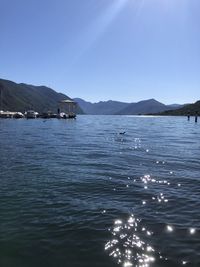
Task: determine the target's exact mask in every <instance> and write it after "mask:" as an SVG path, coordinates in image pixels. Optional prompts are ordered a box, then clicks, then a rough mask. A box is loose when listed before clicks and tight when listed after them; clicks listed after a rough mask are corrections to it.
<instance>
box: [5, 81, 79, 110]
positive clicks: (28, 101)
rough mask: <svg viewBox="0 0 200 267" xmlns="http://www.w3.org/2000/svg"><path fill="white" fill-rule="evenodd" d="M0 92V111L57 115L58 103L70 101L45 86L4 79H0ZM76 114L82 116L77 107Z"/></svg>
mask: <svg viewBox="0 0 200 267" xmlns="http://www.w3.org/2000/svg"><path fill="white" fill-rule="evenodd" d="M0 90H1V99H0V109H2V110H10V111H20V112H24V111H25V110H28V109H34V110H35V111H37V112H39V113H42V112H47V111H52V112H53V113H57V109H58V102H59V101H61V100H63V99H68V100H72V98H70V97H69V96H67V95H65V94H62V93H58V92H56V91H55V90H53V89H52V88H49V87H47V86H43V85H41V86H35V85H31V84H25V83H15V82H13V81H10V80H5V79H0ZM77 113H80V114H83V111H82V110H81V108H80V107H77Z"/></svg>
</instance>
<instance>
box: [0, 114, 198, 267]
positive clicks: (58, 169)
mask: <svg viewBox="0 0 200 267" xmlns="http://www.w3.org/2000/svg"><path fill="white" fill-rule="evenodd" d="M124 131H125V132H126V133H125V134H123V135H122V134H119V133H120V132H124ZM0 182H1V186H0V203H1V205H0V266H1V267H36V266H37V267H54V266H55V267H94V266H95V267H116V266H124V267H129V266H133V267H149V266H152V267H177V266H191V267H199V266H200V123H199V122H198V123H196V124H195V123H194V118H191V121H189V122H188V121H187V119H186V118H185V117H145V116H144V117H143V116H138V117H137V116H78V117H77V119H76V120H57V119H51V120H42V119H38V120H25V119H19V120H14V119H13V120H12V119H9V120H6V119H4V120H3V119H1V120H0Z"/></svg>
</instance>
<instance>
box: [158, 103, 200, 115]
mask: <svg viewBox="0 0 200 267" xmlns="http://www.w3.org/2000/svg"><path fill="white" fill-rule="evenodd" d="M196 112H197V113H198V115H200V100H199V101H197V102H195V103H193V104H187V105H184V106H183V107H181V108H179V109H176V110H167V111H165V112H161V113H160V114H159V115H169V116H171V115H172V116H173V115H174V116H179V115H182V116H186V115H188V113H190V115H191V116H194V115H195V114H196Z"/></svg>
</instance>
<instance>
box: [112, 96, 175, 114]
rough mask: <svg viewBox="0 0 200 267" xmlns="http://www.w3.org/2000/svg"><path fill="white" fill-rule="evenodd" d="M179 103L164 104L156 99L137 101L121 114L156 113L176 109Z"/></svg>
mask: <svg viewBox="0 0 200 267" xmlns="http://www.w3.org/2000/svg"><path fill="white" fill-rule="evenodd" d="M178 107H179V105H164V104H163V103H160V102H158V101H157V100H155V99H148V100H143V101H140V102H137V103H131V104H129V105H128V106H127V107H125V108H124V109H122V110H121V111H120V112H117V113H116V114H119V115H138V114H155V113H158V112H162V111H165V110H169V109H176V108H178Z"/></svg>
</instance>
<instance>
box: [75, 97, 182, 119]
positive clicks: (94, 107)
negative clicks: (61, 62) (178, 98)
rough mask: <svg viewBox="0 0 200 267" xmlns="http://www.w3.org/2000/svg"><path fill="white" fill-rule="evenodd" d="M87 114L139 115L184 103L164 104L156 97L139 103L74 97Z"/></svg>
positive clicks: (164, 109) (177, 106) (176, 106)
mask: <svg viewBox="0 0 200 267" xmlns="http://www.w3.org/2000/svg"><path fill="white" fill-rule="evenodd" d="M74 100H75V101H76V102H77V103H78V104H79V106H80V107H81V109H82V110H83V111H84V113H85V114H92V115H138V114H154V113H159V112H163V111H166V110H174V109H178V108H180V107H182V105H178V104H173V105H164V104H162V103H160V102H158V101H157V100H155V99H148V100H143V101H140V102H137V103H124V102H118V101H112V100H109V101H100V102H98V103H91V102H87V101H85V100H83V99H81V98H74Z"/></svg>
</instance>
